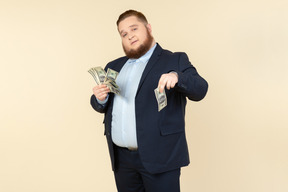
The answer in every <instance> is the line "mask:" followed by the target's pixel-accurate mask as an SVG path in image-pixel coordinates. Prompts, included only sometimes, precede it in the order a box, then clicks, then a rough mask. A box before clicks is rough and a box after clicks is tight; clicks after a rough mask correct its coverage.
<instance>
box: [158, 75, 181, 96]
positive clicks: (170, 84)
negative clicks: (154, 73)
mask: <svg viewBox="0 0 288 192" xmlns="http://www.w3.org/2000/svg"><path fill="white" fill-rule="evenodd" d="M177 82H178V74H177V73H176V72H170V73H166V74H163V75H161V77H160V79H159V83H158V88H159V91H160V93H162V92H163V91H164V89H165V87H166V88H167V89H168V90H169V89H170V88H174V87H175V85H176V83H177Z"/></svg>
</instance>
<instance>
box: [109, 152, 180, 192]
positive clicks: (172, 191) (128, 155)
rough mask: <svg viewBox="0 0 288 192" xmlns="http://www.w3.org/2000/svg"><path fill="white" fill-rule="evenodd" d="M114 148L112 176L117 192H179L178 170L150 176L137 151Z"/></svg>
mask: <svg viewBox="0 0 288 192" xmlns="http://www.w3.org/2000/svg"><path fill="white" fill-rule="evenodd" d="M115 148H116V151H115V152H116V154H115V157H116V167H117V169H116V170H115V171H114V176H115V181H116V186H117V190H118V192H180V182H179V179H180V171H181V169H180V168H178V169H175V170H172V171H168V172H164V173H157V174H151V173H149V172H147V171H146V170H145V168H144V167H143V165H142V163H141V159H140V157H139V153H138V152H137V151H130V150H128V149H126V148H121V147H115Z"/></svg>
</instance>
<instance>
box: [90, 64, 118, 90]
mask: <svg viewBox="0 0 288 192" xmlns="http://www.w3.org/2000/svg"><path fill="white" fill-rule="evenodd" d="M88 72H89V73H90V74H91V75H92V77H93V78H94V80H95V81H96V83H97V85H100V84H105V85H107V87H109V89H110V91H111V92H113V93H116V94H118V95H120V88H119V86H118V85H117V84H116V78H117V76H118V72H117V71H114V70H112V69H110V68H108V70H107V73H106V72H105V70H104V69H103V68H102V67H93V68H91V69H89V70H88Z"/></svg>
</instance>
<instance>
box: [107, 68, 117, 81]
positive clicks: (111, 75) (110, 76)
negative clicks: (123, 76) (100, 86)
mask: <svg viewBox="0 0 288 192" xmlns="http://www.w3.org/2000/svg"><path fill="white" fill-rule="evenodd" d="M117 76H118V72H117V71H114V70H113V69H110V68H108V70H107V74H106V77H105V80H104V81H107V80H108V79H110V80H113V81H116V78H117Z"/></svg>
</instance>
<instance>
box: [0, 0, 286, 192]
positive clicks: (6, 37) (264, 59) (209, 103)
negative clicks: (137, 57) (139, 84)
mask: <svg viewBox="0 0 288 192" xmlns="http://www.w3.org/2000/svg"><path fill="white" fill-rule="evenodd" d="M287 2H288V1H287V0H267V1H263V0H249V1H248V0H241V1H240V0H234V1H229V0H204V1H199V0H178V1H170V0H162V1H156V0H146V1H135V0H133V1H132V0H129V1H119V0H114V1H109V0H106V1H103V0H101V1H100V0H98V1H96V0H95V1H92V0H70V1H69V0H57V1H56V0H49V1H48V0H47V1H36V0H34V1H33V0H30V1H28V0H18V1H17V0H9V1H8V0H6V1H5V0H1V1H0V54H1V55H0V64H1V69H0V86H1V87H0V88H1V100H0V113H1V114H0V118H1V119H0V191H1V192H52V191H53V192H68V191H69V192H82V191H85V192H95V191H97V192H98V191H104V192H106V191H107V192H111V191H116V189H115V185H114V178H113V174H112V171H111V167H110V160H109V156H108V150H107V146H106V140H105V137H104V136H103V125H102V118H103V116H102V114H98V113H96V112H94V111H93V110H92V108H91V107H90V104H89V99H90V95H91V94H92V87H93V86H94V80H93V79H92V77H91V76H90V74H89V73H88V72H87V70H88V69H89V68H90V67H94V66H99V65H101V66H103V67H104V66H105V65H106V63H107V62H108V61H110V60H112V59H115V58H117V57H120V56H122V55H123V51H122V48H121V44H120V38H119V36H118V34H117V31H116V25H115V22H116V19H117V17H118V15H119V14H121V13H122V12H123V11H125V10H126V9H130V8H134V9H138V10H140V11H142V12H143V13H145V14H146V15H147V18H148V20H149V21H150V23H151V25H152V29H153V34H154V37H155V38H156V40H157V42H159V43H160V45H161V46H162V47H164V48H167V49H170V50H172V51H185V52H186V53H187V54H188V55H189V57H190V60H191V62H192V63H193V64H194V65H195V66H196V68H197V69H198V72H199V73H200V74H201V75H202V76H204V77H205V78H206V79H207V81H208V82H209V85H210V89H209V92H208V95H207V97H206V98H205V99H204V100H203V101H201V102H199V103H195V102H189V103H188V106H187V116H186V122H187V127H186V130H187V139H188V143H189V150H190V156H191V164H190V166H189V167H186V168H183V169H182V175H181V184H182V191H183V192H193V191H195V192H244V191H245V192H258V191H259V192H286V191H288V151H287V149H288V140H287V136H288V130H287V128H288V123H287V118H288V117H287V114H288V99H287V97H288V86H287V82H288V77H287V72H288V54H287V53H288V46H287V45H288V35H287V34H288V24H287V23H288V13H287V8H288V3H287Z"/></svg>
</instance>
